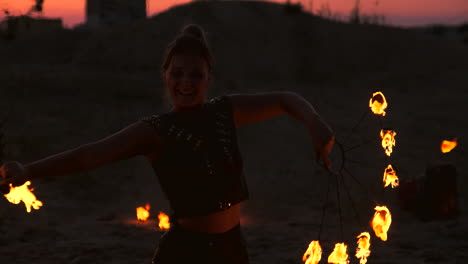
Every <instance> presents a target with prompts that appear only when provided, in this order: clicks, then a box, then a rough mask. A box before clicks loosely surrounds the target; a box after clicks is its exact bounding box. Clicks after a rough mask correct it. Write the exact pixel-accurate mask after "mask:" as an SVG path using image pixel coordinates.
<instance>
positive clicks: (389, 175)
mask: <svg viewBox="0 0 468 264" xmlns="http://www.w3.org/2000/svg"><path fill="white" fill-rule="evenodd" d="M383 182H384V183H385V186H384V187H387V186H388V185H392V188H395V187H397V186H398V176H397V175H396V172H395V170H394V169H393V167H392V165H388V167H387V168H386V169H385V172H384V176H383Z"/></svg>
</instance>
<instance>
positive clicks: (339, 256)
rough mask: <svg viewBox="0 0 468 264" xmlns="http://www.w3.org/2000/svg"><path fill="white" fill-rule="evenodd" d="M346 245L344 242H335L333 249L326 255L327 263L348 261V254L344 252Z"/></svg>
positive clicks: (345, 263) (342, 263) (337, 263)
mask: <svg viewBox="0 0 468 264" xmlns="http://www.w3.org/2000/svg"><path fill="white" fill-rule="evenodd" d="M347 247H348V246H346V245H345V244H344V243H336V244H335V249H334V250H333V252H332V253H331V254H330V256H328V263H333V264H347V263H349V260H348V254H347V253H346V248H347Z"/></svg>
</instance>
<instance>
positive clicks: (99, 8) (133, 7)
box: [86, 0, 146, 28]
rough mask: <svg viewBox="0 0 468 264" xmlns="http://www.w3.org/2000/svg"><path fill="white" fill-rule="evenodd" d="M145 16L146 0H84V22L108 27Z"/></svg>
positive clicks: (93, 25)
mask: <svg viewBox="0 0 468 264" xmlns="http://www.w3.org/2000/svg"><path fill="white" fill-rule="evenodd" d="M143 18H146V0H86V24H87V25H88V26H90V27H94V28H96V27H109V26H115V25H122V24H127V23H130V22H132V21H135V20H138V19H143Z"/></svg>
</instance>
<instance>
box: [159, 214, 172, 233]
mask: <svg viewBox="0 0 468 264" xmlns="http://www.w3.org/2000/svg"><path fill="white" fill-rule="evenodd" d="M158 219H159V228H160V229H162V230H167V229H169V228H171V224H170V223H169V216H167V215H166V214H165V213H163V212H160V213H159V215H158Z"/></svg>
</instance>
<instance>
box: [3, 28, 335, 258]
mask: <svg viewBox="0 0 468 264" xmlns="http://www.w3.org/2000/svg"><path fill="white" fill-rule="evenodd" d="M162 78H163V81H164V83H165V85H166V86H167V92H168V95H169V98H170V100H171V103H172V109H171V110H170V111H169V112H168V113H164V114H160V115H154V116H150V117H146V118H143V119H142V120H139V121H137V122H135V123H134V124H131V125H129V126H128V127H126V128H124V129H122V130H121V131H119V132H117V133H115V134H113V135H111V136H109V137H107V138H104V139H102V140H100V141H97V142H93V143H90V144H86V145H82V146H80V147H78V148H76V149H72V150H69V151H65V152H62V153H59V154H57V155H53V156H50V157H47V158H45V159H42V160H39V161H36V162H32V163H30V164H27V165H22V164H20V163H19V162H8V163H6V164H4V165H3V166H2V167H1V168H0V172H1V175H2V177H3V180H2V184H8V183H13V184H15V185H20V184H22V183H24V182H25V181H26V180H28V179H35V178H40V177H42V176H46V175H47V176H53V175H56V176H57V175H65V174H69V173H72V172H77V171H83V170H90V169H93V168H96V167H99V166H101V165H104V164H106V163H110V162H114V161H118V160H122V159H128V158H130V157H133V156H136V155H144V156H146V157H147V158H148V160H149V161H150V162H151V164H152V165H153V168H154V170H155V172H156V175H157V176H158V179H159V181H160V184H161V187H162V189H163V191H164V192H165V194H166V196H167V198H168V200H169V202H170V205H171V207H172V209H173V211H174V214H173V216H172V217H171V221H172V227H171V228H170V230H169V231H167V232H166V233H165V234H164V235H163V236H162V237H161V240H160V242H159V246H158V248H157V250H156V252H155V255H154V258H153V263H156V264H164V263H189V262H190V263H191V262H196V263H198V262H204V263H232V264H241V263H248V257H247V251H246V247H245V243H244V239H243V236H242V233H241V230H240V226H239V223H240V202H242V201H243V200H246V199H248V192H247V187H246V184H245V178H244V175H243V168H242V158H241V156H240V152H239V150H238V146H237V136H236V128H237V127H239V126H242V125H245V124H250V123H256V122H259V121H262V120H266V119H270V118H273V117H277V116H280V115H283V114H288V115H290V116H292V117H293V118H295V119H297V120H299V121H301V122H302V123H304V125H305V126H306V127H307V128H308V129H309V131H310V135H311V136H312V140H313V144H314V147H315V151H316V153H317V158H318V159H321V160H322V161H323V163H324V165H325V166H327V167H330V161H329V159H328V154H329V152H330V150H331V148H332V146H333V143H334V136H333V133H332V131H331V129H330V128H329V126H328V125H327V124H326V123H325V122H324V121H323V120H322V119H321V118H320V116H319V115H318V114H317V113H316V111H315V110H314V108H313V107H312V106H311V105H310V104H309V103H308V102H307V101H306V100H304V99H303V98H302V97H300V96H298V95H297V94H295V93H291V92H271V93H262V94H235V95H227V96H221V97H217V98H214V99H212V100H209V101H205V94H206V89H207V88H208V86H209V84H210V81H211V79H212V56H211V53H210V50H209V48H208V45H207V42H206V40H205V36H204V32H203V30H202V29H201V28H200V27H199V26H197V25H188V26H186V27H185V28H184V29H183V30H182V32H181V34H180V35H179V36H178V37H176V39H175V40H174V41H173V42H172V43H170V44H169V46H168V48H167V50H166V53H165V59H164V62H163V65H162Z"/></svg>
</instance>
